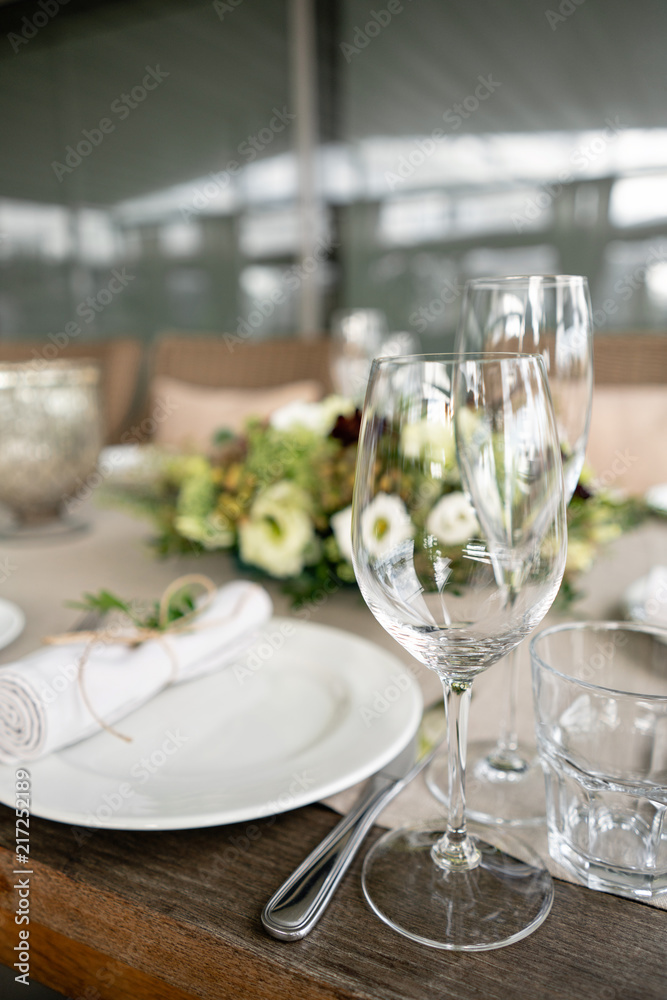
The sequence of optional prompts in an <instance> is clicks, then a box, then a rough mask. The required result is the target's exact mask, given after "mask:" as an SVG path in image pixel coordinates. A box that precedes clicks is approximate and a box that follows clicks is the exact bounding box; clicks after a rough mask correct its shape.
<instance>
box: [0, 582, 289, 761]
mask: <svg viewBox="0 0 667 1000" xmlns="http://www.w3.org/2000/svg"><path fill="white" fill-rule="evenodd" d="M272 610H273V608H272V605H271V598H270V597H269V595H268V594H267V593H266V591H265V590H263V589H262V588H261V587H259V586H258V585H257V584H253V583H248V582H246V581H238V582H236V583H231V584H229V585H228V586H226V587H223V588H221V589H220V590H218V591H217V593H216V594H215V595H214V597H213V600H212V602H211V604H210V605H209V606H208V607H207V608H206V610H205V611H203V612H202V614H201V615H200V616H199V617H197V618H196V619H195V621H194V622H193V631H192V632H184V633H181V634H171V635H167V636H166V637H165V638H164V639H159V640H158V639H149V640H147V641H146V642H144V643H142V644H141V645H140V646H137V647H134V648H131V647H128V646H127V645H123V644H120V643H114V644H110V645H103V644H101V643H96V644H95V645H94V646H93V647H92V648H91V649H90V653H89V655H88V657H87V659H86V664H85V668H84V671H85V677H84V683H85V691H86V694H87V697H88V702H89V704H90V705H91V706H92V708H93V711H94V713H95V715H97V718H95V716H94V715H92V714H91V712H90V711H89V710H88V708H87V707H86V704H85V700H84V698H83V696H82V691H81V684H80V679H79V664H80V662H81V657H82V654H83V653H84V650H86V648H87V645H88V644H87V643H85V642H81V643H72V644H68V645H66V646H49V647H45V648H44V649H40V650H39V651H38V652H36V653H33V654H32V655H31V656H28V657H26V658H25V659H23V660H19V661H18V662H16V663H12V664H9V665H8V666H6V667H2V668H0V761H2V762H3V763H5V764H10V763H15V762H16V761H28V760H35V759H36V758H37V757H42V756H44V755H45V754H48V753H52V752H53V751H54V750H59V749H60V748H61V747H64V746H68V745H69V744H70V743H76V742H78V741H79V740H82V739H85V738H86V737H87V736H91V735H92V734H93V733H96V732H97V731H98V730H99V729H100V728H101V727H100V721H99V720H100V719H102V720H103V721H104V723H105V724H106V725H113V723H114V722H117V721H118V720H119V719H122V718H123V716H125V715H127V714H128V713H129V712H132V711H133V710H134V709H135V708H138V707H139V706H140V705H143V704H144V702H146V701H149V700H150V699H151V698H152V697H153V696H154V695H155V694H157V693H158V691H161V690H162V688H164V687H165V685H167V684H169V683H170V682H173V683H180V682H181V681H187V680H191V679H192V678H193V677H199V676H201V675H203V674H206V673H209V672H210V671H212V670H217V669H218V668H220V667H224V666H226V665H228V664H230V663H233V662H234V661H235V660H236V659H237V657H238V656H239V655H240V654H241V653H242V652H243V650H244V649H246V648H247V647H248V646H250V645H251V643H252V642H253V641H254V639H255V638H256V636H257V633H258V631H259V629H260V627H261V626H262V625H263V624H264V623H265V622H266V621H268V619H269V618H270V617H271V613H272ZM167 645H168V647H169V648H167Z"/></svg>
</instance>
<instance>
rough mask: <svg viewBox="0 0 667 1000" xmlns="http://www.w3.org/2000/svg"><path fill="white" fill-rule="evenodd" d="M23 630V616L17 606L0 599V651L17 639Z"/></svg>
mask: <svg viewBox="0 0 667 1000" xmlns="http://www.w3.org/2000/svg"><path fill="white" fill-rule="evenodd" d="M24 628H25V615H24V614H23V612H22V611H21V609H20V608H19V606H18V605H17V604H12V602H11V601H3V600H2V599H0V649H4V648H5V646H8V645H9V644H10V642H13V641H14V639H17V638H18V637H19V636H20V634H21V632H22V631H23V629H24Z"/></svg>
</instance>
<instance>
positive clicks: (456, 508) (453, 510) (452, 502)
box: [426, 493, 479, 545]
mask: <svg viewBox="0 0 667 1000" xmlns="http://www.w3.org/2000/svg"><path fill="white" fill-rule="evenodd" d="M426 529H427V531H430V532H431V534H432V535H435V536H436V538H438V539H439V540H440V541H441V542H442V543H443V545H463V543H464V542H467V541H468V539H469V538H471V537H472V536H473V535H474V534H476V532H478V531H479V525H478V523H477V518H476V516H475V511H474V509H473V507H472V505H471V504H470V502H469V500H468V498H467V497H466V496H465V495H464V494H463V493H448V494H447V495H446V496H444V497H442V499H441V500H439V501H438V503H437V504H436V505H435V507H434V508H433V510H432V511H431V513H430V514H429V515H428V517H427V519H426Z"/></svg>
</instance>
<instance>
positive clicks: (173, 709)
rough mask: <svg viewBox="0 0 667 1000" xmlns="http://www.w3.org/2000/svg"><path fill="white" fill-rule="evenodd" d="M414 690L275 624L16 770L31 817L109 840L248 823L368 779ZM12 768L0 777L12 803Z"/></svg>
mask: <svg viewBox="0 0 667 1000" xmlns="http://www.w3.org/2000/svg"><path fill="white" fill-rule="evenodd" d="M421 706H422V699H421V692H420V689H419V686H418V684H417V683H416V681H415V679H414V678H413V677H412V675H411V674H410V673H409V671H408V670H407V668H406V667H405V666H404V665H403V664H402V663H401V662H400V661H399V660H398V659H397V658H396V657H394V656H392V655H390V654H389V653H387V652H385V651H384V650H383V649H381V648H379V647H378V646H376V645H374V644H373V643H370V642H368V641H366V640H364V639H360V638H358V637H357V636H353V635H350V634H349V633H347V632H342V631H340V630H338V629H333V628H327V627H324V626H322V625H314V624H311V623H306V622H300V621H295V620H293V619H287V618H274V619H272V620H271V622H270V623H269V624H268V625H267V626H266V628H265V629H264V632H263V635H262V637H261V638H260V640H259V641H258V642H257V643H255V645H254V646H253V647H252V649H251V650H250V651H249V652H248V653H246V654H244V656H243V657H242V658H241V659H240V661H239V663H238V665H237V666H235V667H228V668H227V669H225V670H221V671H219V672H217V673H213V674H209V675H208V676H206V677H203V678H200V679H198V680H194V681H191V682H189V683H186V684H180V685H177V686H175V687H172V688H168V689H166V690H165V691H163V692H162V693H161V694H160V695H158V696H157V697H156V698H154V699H153V700H152V701H151V702H149V703H148V704H147V705H144V706H142V707H141V708H140V709H138V710H137V711H136V712H133V713H132V715H130V716H128V717H127V718H125V719H123V720H122V721H121V722H119V723H117V728H118V729H119V731H121V732H122V733H125V734H126V735H128V736H131V737H132V742H131V743H125V742H123V741H122V740H120V739H119V738H118V737H116V736H113V735H111V734H110V733H106V732H100V733H98V734H97V735H96V736H92V737H90V738H89V739H87V740H84V741H82V742H81V743H77V744H74V745H73V746H71V747H67V748H65V749H64V750H61V751H60V752H59V753H55V754H50V755H49V756H48V757H44V758H42V759H41V760H38V761H35V762H34V763H29V764H26V767H27V769H28V771H29V772H30V775H31V811H32V813H33V814H34V815H36V816H41V817H43V818H45V819H52V820H57V821H59V822H63V823H72V824H76V825H82V826H91V827H102V828H106V829H118V830H172V829H174V830H176V829H188V828H193V827H204V826H216V825H218V824H222V823H237V822H241V821H244V820H250V819H258V818H260V817H262V816H270V815H273V814H274V813H277V812H284V811H286V810H288V809H294V808H297V807H298V806H303V805H307V804H308V803H310V802H316V801H318V800H319V799H322V798H325V797H326V796H328V795H333V794H334V793H335V792H339V791H342V789H344V788H347V787H349V786H350V785H352V784H354V783H355V782H357V781H361V780H362V779H363V778H366V777H368V776H369V775H370V774H372V773H373V772H375V771H376V770H378V769H379V768H381V767H382V766H383V765H384V764H386V763H387V762H388V761H390V760H391V759H392V758H393V757H394V756H395V755H396V754H397V753H398V752H399V751H400V750H401V749H402V748H403V747H404V746H405V745H406V744H407V742H408V740H409V739H410V737H411V736H412V735H413V733H414V732H415V730H416V728H417V725H418V723H419V720H420V717H421ZM15 773H16V767H14V766H11V767H10V766H2V767H0V801H2V802H4V803H6V804H8V805H12V804H13V802H14V779H15Z"/></svg>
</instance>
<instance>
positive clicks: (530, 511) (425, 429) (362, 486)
mask: <svg viewBox="0 0 667 1000" xmlns="http://www.w3.org/2000/svg"><path fill="white" fill-rule="evenodd" d="M462 535H465V538H466V542H465V544H464V546H463V552H462V554H461V545H460V537H461V536H462ZM352 547H353V561H354V569H355V573H356V577H357V581H358V583H359V587H360V590H361V593H362V594H363V597H364V600H365V601H366V603H367V604H368V607H369V608H370V610H371V611H372V613H373V614H374V616H375V617H376V618H377V620H378V622H379V623H380V625H382V627H383V628H384V629H386V631H387V632H388V633H389V634H390V635H392V636H393V637H394V638H395V639H396V640H397V642H399V643H400V644H401V645H402V646H403V647H404V648H405V649H406V650H407V651H408V652H409V653H411V654H412V655H413V656H414V657H416V659H417V660H419V661H420V662H421V663H423V664H425V665H426V666H427V667H429V668H430V669H431V670H434V671H435V672H436V673H437V674H438V675H439V677H440V679H441V681H442V684H443V690H444V696H445V707H446V712H447V722H448V748H449V754H448V761H449V796H448V803H449V807H448V818H447V821H446V823H445V822H444V821H442V822H439V823H436V824H431V825H429V826H423V827H418V828H409V827H408V828H403V829H400V830H395V831H391V832H390V833H388V834H386V835H385V836H384V837H382V838H381V839H380V840H379V841H378V843H377V844H376V845H375V846H374V847H373V848H372V850H371V851H370V852H369V854H368V855H367V857H366V859H365V863H364V868H363V876H362V881H363V889H364V893H365V895H366V898H367V900H368V902H369V904H370V906H371V907H372V909H373V910H374V911H375V912H376V913H377V914H378V916H380V917H381V919H382V920H384V921H385V922H386V923H387V924H389V926H391V927H393V928H394V929H395V930H397V931H399V932H400V933H401V934H404V935H405V936H407V937H409V938H411V939H413V940H416V941H419V942H421V943H423V944H427V945H430V946H432V947H436V948H447V949H457V950H471V951H480V950H485V949H489V948H499V947H501V946H503V945H506V944H510V943H512V942H513V941H517V940H519V939H521V938H522V937H525V935H527V934H529V933H530V932H531V931H532V930H534V929H535V928H536V927H537V926H539V924H540V923H541V922H542V921H543V920H544V918H545V917H546V915H547V913H548V912H549V908H550V906H551V901H552V898H553V886H552V884H551V878H550V876H549V873H548V871H547V870H546V868H545V867H544V864H543V862H542V861H541V859H540V858H539V857H538V856H537V855H536V854H535V852H534V851H533V850H532V849H531V848H529V847H528V846H527V845H525V844H523V843H522V842H521V841H520V840H518V839H516V838H515V837H514V836H513V835H512V832H511V831H509V830H507V831H506V830H502V829H499V828H498V827H496V826H486V827H485V826H483V825H481V824H474V825H467V822H466V815H465V797H464V788H465V759H466V729H467V718H468V707H469V703H470V695H471V686H472V682H473V680H474V678H475V677H476V676H477V674H479V673H480V672H481V671H483V670H485V669H486V668H487V667H489V666H490V665H491V664H492V663H495V662H496V660H498V659H500V658H501V657H503V656H504V655H505V654H506V653H507V652H508V651H509V650H510V649H512V648H513V647H514V646H516V644H517V643H519V642H520V641H521V640H522V639H523V638H524V637H525V636H526V635H527V634H528V633H529V632H530V631H531V630H532V629H533V628H534V627H535V626H536V625H537V624H538V623H539V622H540V621H541V620H542V618H543V616H544V615H545V614H546V612H547V609H548V608H549V607H550V605H551V603H552V601H553V599H554V597H555V595H556V593H557V591H558V588H559V586H560V581H561V578H562V575H563V569H564V565H565V552H566V524H565V505H564V498H563V478H562V463H561V458H560V451H559V444H558V434H557V431H556V424H555V418H554V412H553V406H552V402H551V398H550V395H549V389H548V384H547V379H546V372H545V370H544V362H543V361H542V359H541V358H538V357H535V356H520V355H497V356H494V355H486V356H480V355H467V356H460V355H459V356H457V355H422V356H413V357H399V358H382V359H378V360H376V361H374V362H373V365H372V368H371V374H370V379H369V385H368V389H367V393H366V400H365V403H364V411H363V417H362V426H361V434H360V440H359V449H358V457H357V468H356V476H355V487H354V499H353V514H352Z"/></svg>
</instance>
